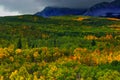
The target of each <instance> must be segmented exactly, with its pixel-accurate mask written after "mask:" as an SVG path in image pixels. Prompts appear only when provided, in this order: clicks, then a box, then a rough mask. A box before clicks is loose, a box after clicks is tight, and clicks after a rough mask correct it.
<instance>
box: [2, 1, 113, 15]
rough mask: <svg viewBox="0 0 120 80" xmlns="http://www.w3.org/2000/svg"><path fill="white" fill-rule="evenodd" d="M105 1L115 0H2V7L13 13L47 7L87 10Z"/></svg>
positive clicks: (34, 10)
mask: <svg viewBox="0 0 120 80" xmlns="http://www.w3.org/2000/svg"><path fill="white" fill-rule="evenodd" d="M104 1H113V0H0V5H2V6H4V7H5V9H8V10H11V11H19V12H20V13H35V12H37V11H40V10H41V9H43V8H44V7H46V6H57V7H69V8H86V7H90V6H92V5H94V4H96V3H100V2H104Z"/></svg>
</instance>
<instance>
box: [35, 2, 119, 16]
mask: <svg viewBox="0 0 120 80" xmlns="http://www.w3.org/2000/svg"><path fill="white" fill-rule="evenodd" d="M35 15H37V16H43V17H50V16H64V15H84V16H102V17H115V18H120V0H114V1H112V2H102V3H98V4H96V5H94V6H92V7H91V8H88V9H71V8H59V7H46V8H45V9H44V10H43V11H41V12H37V13H36V14H35Z"/></svg>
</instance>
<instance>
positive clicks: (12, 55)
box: [0, 15, 120, 80]
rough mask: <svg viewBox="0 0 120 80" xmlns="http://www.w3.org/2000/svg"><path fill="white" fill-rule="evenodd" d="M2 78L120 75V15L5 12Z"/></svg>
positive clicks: (72, 79) (0, 25)
mask: <svg viewBox="0 0 120 80" xmlns="http://www.w3.org/2000/svg"><path fill="white" fill-rule="evenodd" d="M0 80H120V20H119V19H116V18H103V17H101V18H100V17H89V16H57V17H50V18H43V17H38V16H32V15H21V16H11V17H0Z"/></svg>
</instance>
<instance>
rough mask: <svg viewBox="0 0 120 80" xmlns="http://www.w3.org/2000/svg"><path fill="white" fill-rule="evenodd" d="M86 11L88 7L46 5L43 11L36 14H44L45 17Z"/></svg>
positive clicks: (80, 13) (77, 13)
mask: <svg viewBox="0 0 120 80" xmlns="http://www.w3.org/2000/svg"><path fill="white" fill-rule="evenodd" d="M85 11H86V9H71V8H56V7H46V8H45V9H44V10H43V11H41V12H37V13H36V14H35V15H38V16H43V17H50V16H63V15H82V14H83V13H84V12H85Z"/></svg>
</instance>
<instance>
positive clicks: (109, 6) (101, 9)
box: [84, 0, 120, 17]
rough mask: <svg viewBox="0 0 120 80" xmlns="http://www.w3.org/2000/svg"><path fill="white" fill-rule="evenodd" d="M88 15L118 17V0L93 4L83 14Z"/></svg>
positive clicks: (119, 5)
mask: <svg viewBox="0 0 120 80" xmlns="http://www.w3.org/2000/svg"><path fill="white" fill-rule="evenodd" d="M84 15H88V16H107V17H118V16H119V15H120V1H119V0H115V1H113V2H110V3H108V2H102V3H99V4H96V5H94V6H93V7H91V8H90V9H88V11H87V12H86V13H85V14H84Z"/></svg>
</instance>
